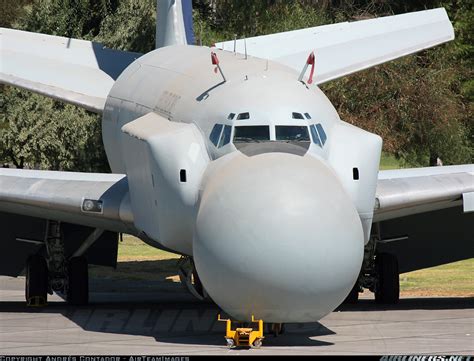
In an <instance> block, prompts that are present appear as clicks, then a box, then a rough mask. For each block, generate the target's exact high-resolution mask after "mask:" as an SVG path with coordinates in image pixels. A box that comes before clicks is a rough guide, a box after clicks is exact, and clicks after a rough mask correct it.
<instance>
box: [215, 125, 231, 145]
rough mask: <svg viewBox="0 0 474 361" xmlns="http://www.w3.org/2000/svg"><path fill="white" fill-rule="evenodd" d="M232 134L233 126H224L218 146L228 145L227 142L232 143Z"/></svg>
mask: <svg viewBox="0 0 474 361" xmlns="http://www.w3.org/2000/svg"><path fill="white" fill-rule="evenodd" d="M231 134H232V127H231V126H230V125H226V126H224V131H223V132H222V135H221V139H220V141H219V147H218V148H221V147H223V146H224V145H227V144H229V143H230V135H231Z"/></svg>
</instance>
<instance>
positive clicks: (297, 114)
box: [291, 112, 304, 119]
mask: <svg viewBox="0 0 474 361" xmlns="http://www.w3.org/2000/svg"><path fill="white" fill-rule="evenodd" d="M291 117H292V118H293V119H304V117H303V114H301V113H295V112H293V113H292V114H291Z"/></svg>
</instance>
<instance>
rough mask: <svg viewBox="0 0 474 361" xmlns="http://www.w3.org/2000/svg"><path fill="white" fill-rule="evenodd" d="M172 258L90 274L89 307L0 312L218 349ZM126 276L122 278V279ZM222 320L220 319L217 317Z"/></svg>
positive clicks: (212, 308) (453, 304)
mask: <svg viewBox="0 0 474 361" xmlns="http://www.w3.org/2000/svg"><path fill="white" fill-rule="evenodd" d="M176 270H177V268H176V260H169V259H167V260H158V261H141V262H121V263H120V265H119V266H118V269H117V272H116V273H114V272H112V271H111V270H110V269H108V270H104V269H94V268H93V269H92V270H91V280H90V288H91V304H90V305H88V306H84V307H74V306H69V305H67V304H65V303H64V302H61V301H56V302H50V304H49V305H48V306H47V307H44V308H27V307H26V306H25V303H24V302H1V303H0V312H18V313H25V312H27V313H40V314H61V315H63V316H64V317H66V318H68V319H69V320H71V321H72V322H74V323H75V324H77V325H78V326H79V327H81V328H82V329H84V330H86V331H92V332H106V333H117V334H127V335H141V336H150V337H154V338H155V339H156V340H157V341H160V342H166V343H177V344H199V345H222V346H223V347H224V345H225V341H224V339H223V336H224V331H225V323H224V322H218V321H217V314H218V313H219V312H221V311H220V309H219V307H218V306H217V305H216V304H214V303H213V302H212V301H199V300H197V299H195V298H194V297H193V296H191V295H190V294H189V292H188V291H187V290H185V288H184V287H183V285H182V284H181V283H179V282H175V281H174V280H173V279H172V278H171V277H173V276H175V275H176ZM127 276H128V277H127ZM473 301H474V298H409V299H402V300H400V303H399V304H397V305H390V306H387V305H379V304H376V303H375V302H374V301H373V300H360V301H359V303H358V304H356V305H341V306H340V307H338V309H337V311H341V312H354V311H365V312H370V311H381V310H410V309H428V310H442V309H465V308H472V304H473V303H474V302H473ZM223 316H225V315H223ZM331 334H334V332H333V331H331V330H330V329H328V328H326V327H325V326H324V325H322V324H321V323H319V322H315V323H308V324H289V325H287V326H286V332H285V333H284V334H283V335H281V336H279V337H276V338H275V337H273V336H272V335H267V337H266V339H265V346H325V345H331V343H329V342H325V341H319V340H317V337H318V336H325V335H331Z"/></svg>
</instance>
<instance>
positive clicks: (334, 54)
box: [216, 8, 454, 84]
mask: <svg viewBox="0 0 474 361" xmlns="http://www.w3.org/2000/svg"><path fill="white" fill-rule="evenodd" d="M453 39H454V30H453V26H452V24H451V22H450V21H449V18H448V15H447V13H446V10H445V9H444V8H439V9H434V10H426V11H419V12H414V13H408V14H402V15H395V16H387V17H381V18H376V19H370V20H361V21H356V22H344V23H339V24H332V25H324V26H317V27H314V28H307V29H301V30H295V31H288V32H283V33H277V34H271V35H264V36H257V37H253V38H248V39H239V40H235V41H234V40H231V41H226V42H222V43H217V44H216V47H217V48H221V49H224V50H228V51H234V49H235V51H236V52H238V53H241V54H245V53H246V54H248V55H251V56H255V57H259V58H263V59H269V60H273V61H276V62H279V63H282V64H284V65H287V66H289V67H291V68H293V69H295V70H297V71H298V72H300V71H301V70H302V69H303V66H304V65H305V62H306V59H307V58H308V55H309V54H310V53H311V52H312V51H314V52H315V55H316V70H315V78H314V79H315V80H314V81H315V83H317V84H321V83H324V82H327V81H330V80H333V79H336V78H340V77H343V76H345V75H349V74H352V73H355V72H357V71H360V70H363V69H367V68H370V67H372V66H375V65H378V64H382V63H384V62H387V61H390V60H394V59H396V58H400V57H403V56H405V55H409V54H412V53H415V52H418V51H420V50H424V49H427V48H430V47H433V46H436V45H439V44H442V43H444V42H447V41H450V40H453ZM308 73H309V72H308Z"/></svg>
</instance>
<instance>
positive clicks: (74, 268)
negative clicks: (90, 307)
mask: <svg viewBox="0 0 474 361" xmlns="http://www.w3.org/2000/svg"><path fill="white" fill-rule="evenodd" d="M68 281H69V283H68V288H67V302H68V303H69V304H71V305H75V306H82V305H87V304H88V302H89V270H88V264H87V259H86V258H85V257H84V256H80V257H73V258H71V259H70V260H69V263H68Z"/></svg>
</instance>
